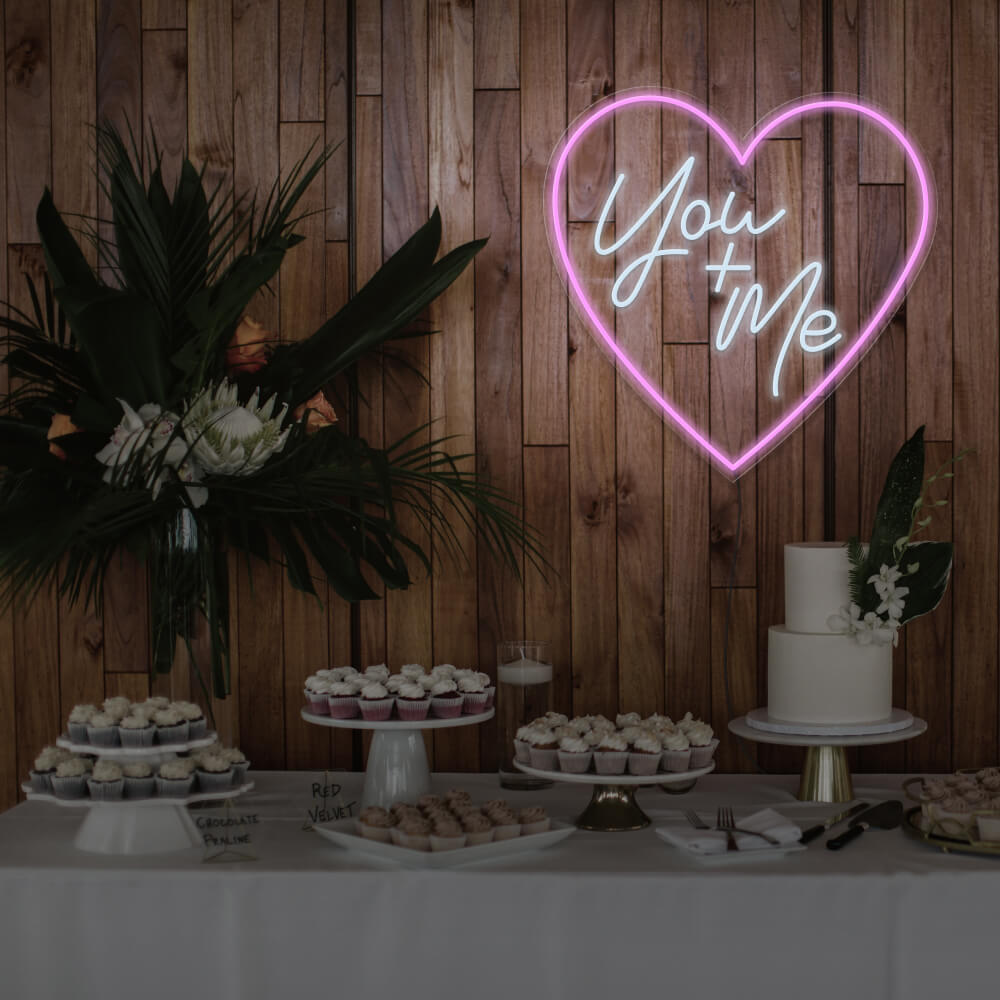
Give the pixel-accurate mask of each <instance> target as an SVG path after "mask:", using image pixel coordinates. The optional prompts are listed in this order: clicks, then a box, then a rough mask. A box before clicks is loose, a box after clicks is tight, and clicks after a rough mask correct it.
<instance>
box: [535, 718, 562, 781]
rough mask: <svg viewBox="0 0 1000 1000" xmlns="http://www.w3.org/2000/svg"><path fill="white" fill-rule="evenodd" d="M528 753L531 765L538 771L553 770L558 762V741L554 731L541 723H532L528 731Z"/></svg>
mask: <svg viewBox="0 0 1000 1000" xmlns="http://www.w3.org/2000/svg"><path fill="white" fill-rule="evenodd" d="M528 744H529V748H528V754H529V757H530V758H531V766H532V767H537V768H538V769H539V770H540V771H554V770H555V769H556V765H557V764H558V762H559V741H558V740H557V739H556V736H555V733H553V732H552V730H551V729H548V728H547V727H546V726H543V725H534V726H532V727H531V728H530V729H529V731H528Z"/></svg>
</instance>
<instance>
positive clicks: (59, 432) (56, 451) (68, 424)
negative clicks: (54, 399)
mask: <svg viewBox="0 0 1000 1000" xmlns="http://www.w3.org/2000/svg"><path fill="white" fill-rule="evenodd" d="M79 430H80V428H79V427H77V426H76V424H74V423H73V421H72V420H70V418H69V414H68V413H53V414H52V422H51V423H50V424H49V429H48V433H46V435H45V436H46V437H47V438H48V440H49V451H50V452H52V454H53V455H55V456H56V458H62V459H65V458H66V452H64V451H63V450H62V448H60V447H59V445H57V444H54V443H52V439H53V438H60V437H65V436H66V435H67V434H76V432H77V431H79Z"/></svg>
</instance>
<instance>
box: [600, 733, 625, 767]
mask: <svg viewBox="0 0 1000 1000" xmlns="http://www.w3.org/2000/svg"><path fill="white" fill-rule="evenodd" d="M627 765H628V740H626V739H625V737H624V736H622V735H621V734H620V733H605V734H604V735H603V736H602V737H601V742H600V743H598V744H597V749H596V750H594V770H595V771H597V773H598V774H624V773H625V768H626V766H627Z"/></svg>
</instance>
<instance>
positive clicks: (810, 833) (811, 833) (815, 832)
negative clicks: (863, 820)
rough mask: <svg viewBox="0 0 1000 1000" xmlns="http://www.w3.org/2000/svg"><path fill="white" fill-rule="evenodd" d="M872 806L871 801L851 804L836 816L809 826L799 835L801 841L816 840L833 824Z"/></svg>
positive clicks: (804, 842)
mask: <svg viewBox="0 0 1000 1000" xmlns="http://www.w3.org/2000/svg"><path fill="white" fill-rule="evenodd" d="M870 806H871V803H870V802H858V803H857V805H853V806H851V808H850V809H845V810H844V811H843V812H839V813H837V815H836V816H831V817H830V818H829V819H828V820H826V822H824V823H817V824H816V825H815V826H811V827H809V829H808V830H804V831H803V833H802V836H801V837H799V843H800V844H808V843H809V841H810V840H815V839H816V838H817V837H819V836H820V835H821V834H824V833H826V831H827V830H829V829H830V827H831V826H836V825H837V824H838V823H843V821H844V820H845V819H850V818H851V817H852V816H857V814H858V813H859V812H864V811H865V810H866V809H868V808H869V807H870Z"/></svg>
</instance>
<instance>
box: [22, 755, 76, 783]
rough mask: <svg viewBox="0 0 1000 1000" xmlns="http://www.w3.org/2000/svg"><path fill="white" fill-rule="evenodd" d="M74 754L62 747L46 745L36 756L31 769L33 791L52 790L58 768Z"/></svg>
mask: <svg viewBox="0 0 1000 1000" xmlns="http://www.w3.org/2000/svg"><path fill="white" fill-rule="evenodd" d="M72 756H73V755H72V754H71V753H70V752H69V751H68V750H63V749H61V748H60V747H45V748H44V749H43V750H42V751H41V753H39V755H38V756H37V757H36V758H35V766H34V768H33V769H32V771H31V775H30V777H31V781H30V784H31V790H32V791H33V792H45V793H51V792H52V776H53V775H54V774H55V773H56V768H57V767H58V766H59V765H60V764H61V763H62V762H63V761H64V760H68V759H69V758H70V757H72Z"/></svg>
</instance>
